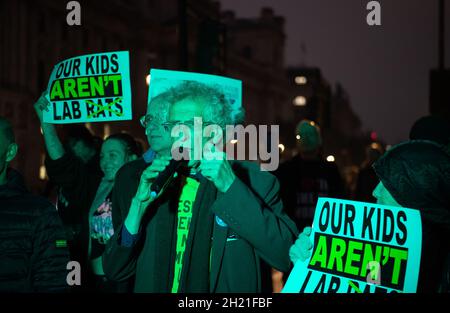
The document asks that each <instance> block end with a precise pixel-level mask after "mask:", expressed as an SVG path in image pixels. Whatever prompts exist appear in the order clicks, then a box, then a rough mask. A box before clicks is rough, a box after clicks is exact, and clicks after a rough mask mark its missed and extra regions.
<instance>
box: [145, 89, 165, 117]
mask: <svg viewBox="0 0 450 313" xmlns="http://www.w3.org/2000/svg"><path fill="white" fill-rule="evenodd" d="M168 98H169V94H168V92H163V93H161V94H159V95H157V96H156V97H154V98H153V99H152V100H150V102H149V104H148V108H149V109H151V111H152V113H153V115H154V116H155V117H156V118H157V119H158V120H159V121H160V122H166V121H167V119H168V117H169V108H170V103H169V100H168ZM147 113H150V110H147Z"/></svg>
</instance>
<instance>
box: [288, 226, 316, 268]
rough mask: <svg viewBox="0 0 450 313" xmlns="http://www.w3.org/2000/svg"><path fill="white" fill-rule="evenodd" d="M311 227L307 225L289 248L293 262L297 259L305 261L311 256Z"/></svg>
mask: <svg viewBox="0 0 450 313" xmlns="http://www.w3.org/2000/svg"><path fill="white" fill-rule="evenodd" d="M310 235H311V227H305V228H304V229H303V232H302V233H301V234H300V235H298V239H297V240H296V241H295V243H294V245H293V246H292V247H291V248H290V249H289V257H290V258H291V261H292V263H294V264H295V263H296V262H297V261H301V262H304V261H306V260H307V259H308V258H309V257H311V251H312V247H313V245H312V242H311V238H310V237H309V236H310Z"/></svg>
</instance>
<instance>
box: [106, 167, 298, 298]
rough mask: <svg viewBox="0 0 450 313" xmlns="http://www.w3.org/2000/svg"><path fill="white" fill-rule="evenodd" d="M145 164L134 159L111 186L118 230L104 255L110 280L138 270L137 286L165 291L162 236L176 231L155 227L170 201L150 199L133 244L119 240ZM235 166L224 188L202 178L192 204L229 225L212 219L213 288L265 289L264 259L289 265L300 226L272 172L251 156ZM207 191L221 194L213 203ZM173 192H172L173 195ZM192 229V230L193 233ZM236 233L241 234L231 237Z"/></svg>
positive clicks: (285, 268) (140, 289)
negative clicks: (160, 270)
mask: <svg viewBox="0 0 450 313" xmlns="http://www.w3.org/2000/svg"><path fill="white" fill-rule="evenodd" d="M146 166H147V165H146V164H144V162H143V161H142V160H139V161H134V162H131V163H129V164H127V165H125V166H124V167H123V168H122V169H121V170H120V171H119V172H118V174H117V177H116V184H115V187H114V191H113V206H114V207H115V211H114V212H113V221H114V224H115V230H116V232H115V234H114V236H113V237H112V238H111V240H110V241H109V242H108V246H107V249H106V251H105V254H104V255H103V267H104V270H105V274H106V276H107V277H109V278H110V279H112V280H119V281H120V280H123V279H126V278H128V277H130V276H133V275H136V282H135V288H134V291H135V292H165V290H164V289H163V288H160V282H158V281H157V280H158V277H159V276H158V273H156V272H155V269H157V268H158V267H159V264H160V263H161V260H162V258H161V250H158V248H157V247H158V246H157V244H158V238H159V239H160V240H161V238H166V237H167V236H169V235H170V234H171V232H172V230H167V233H166V234H161V233H158V231H157V230H158V225H159V224H160V223H161V221H162V220H161V217H162V215H163V214H164V212H165V211H166V210H168V208H169V205H168V202H166V201H164V203H161V205H160V206H158V207H154V206H153V207H152V204H151V205H150V207H149V208H148V210H149V211H150V212H154V214H153V213H152V217H151V218H150V219H149V220H148V221H147V224H145V222H144V224H145V225H142V229H145V231H144V232H143V233H142V236H141V238H140V239H139V242H138V243H136V245H135V246H133V247H131V248H127V247H124V246H122V245H121V244H120V233H121V232H120V229H121V227H122V225H123V222H124V220H125V218H126V216H127V214H128V210H129V207H130V203H131V199H132V198H133V196H134V195H135V193H136V190H137V187H138V184H139V179H140V176H141V173H142V171H143V170H144V169H145V168H146ZM232 168H233V171H234V173H235V174H236V176H237V178H236V180H235V181H234V183H233V184H232V185H231V186H230V188H229V190H228V191H227V192H226V193H220V194H219V193H216V191H215V187H214V185H212V183H210V182H208V181H205V180H201V181H200V187H199V191H198V193H197V197H196V200H195V203H194V210H195V208H199V210H202V209H201V208H202V207H205V208H207V209H208V210H211V212H212V214H214V215H215V216H218V217H220V218H221V219H222V220H223V222H225V223H226V225H227V226H226V227H223V225H222V226H220V225H218V223H217V221H215V222H214V227H213V231H212V243H211V254H210V257H211V258H210V262H211V263H210V273H209V291H210V292H219V293H220V292H261V290H262V281H261V280H262V273H261V264H262V263H263V262H261V261H265V263H267V264H269V265H270V266H271V267H273V268H276V269H277V270H279V271H282V272H287V271H289V269H290V265H291V264H290V260H289V248H290V247H291V245H292V244H293V242H294V239H295V237H296V236H297V234H298V232H297V229H296V227H295V224H294V223H293V222H292V221H291V220H290V219H289V218H288V216H287V215H286V214H285V213H284V212H283V205H282V203H281V200H280V197H279V194H278V192H279V185H278V181H277V179H276V178H275V177H274V176H272V175H271V174H269V173H267V172H261V171H260V169H259V167H258V165H257V164H254V163H250V162H233V163H232ZM167 193H168V192H167ZM207 194H210V195H211V194H214V195H215V194H217V196H215V197H213V199H210V200H212V203H210V202H209V201H205V199H206V198H208V197H207V196H206V195H207ZM174 195H175V194H174V193H170V195H169V198H170V197H172V198H173V197H174ZM175 196H176V195H175ZM172 200H173V199H172ZM199 225H201V223H200V224H199ZM193 232H194V231H191V230H190V236H191V234H192V233H193ZM232 237H234V238H237V240H230V238H232ZM163 240H164V239H163ZM189 240H190V239H188V244H189ZM184 262H185V259H184V260H183V263H184ZM185 268H186V266H185V264H184V265H183V269H185ZM182 277H183V275H182ZM188 292H192V290H188Z"/></svg>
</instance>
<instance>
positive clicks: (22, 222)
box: [0, 117, 69, 292]
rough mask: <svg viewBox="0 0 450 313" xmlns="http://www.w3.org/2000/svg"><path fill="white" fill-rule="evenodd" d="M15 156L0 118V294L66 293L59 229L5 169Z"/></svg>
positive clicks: (50, 209) (49, 208)
mask: <svg viewBox="0 0 450 313" xmlns="http://www.w3.org/2000/svg"><path fill="white" fill-rule="evenodd" d="M17 150H18V146H17V144H16V142H15V139H14V132H13V129H12V127H11V124H10V123H9V122H8V121H7V120H6V119H4V118H2V117H0V238H1V240H0V292H61V291H64V290H66V289H67V287H68V285H67V283H66V276H67V274H68V272H67V270H66V267H67V264H68V262H69V253H68V249H67V244H66V240H65V233H64V228H63V226H62V223H61V220H60V218H59V216H58V213H57V212H56V208H55V207H54V206H53V205H52V204H51V203H50V202H48V201H47V200H46V199H44V198H41V197H37V196H34V195H32V194H31V193H29V192H28V191H27V189H26V188H25V186H24V183H23V179H22V176H21V175H20V174H19V173H18V172H17V171H15V170H14V169H12V168H9V163H10V162H11V161H12V160H13V159H14V157H15V156H16V154H17Z"/></svg>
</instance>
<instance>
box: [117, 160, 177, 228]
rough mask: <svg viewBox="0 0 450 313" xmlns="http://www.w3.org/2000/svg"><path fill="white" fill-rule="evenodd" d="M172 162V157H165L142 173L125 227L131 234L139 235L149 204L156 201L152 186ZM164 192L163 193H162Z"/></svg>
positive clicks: (155, 161)
mask: <svg viewBox="0 0 450 313" xmlns="http://www.w3.org/2000/svg"><path fill="white" fill-rule="evenodd" d="M169 162H170V156H163V157H160V158H156V159H154V160H153V162H152V164H151V165H150V166H149V167H147V168H146V169H145V171H144V172H142V175H141V179H140V181H139V186H138V190H137V192H136V195H135V196H134V198H133V200H132V202H131V207H130V210H129V212H128V215H127V217H126V219H125V227H126V228H127V230H128V231H129V232H130V233H131V234H133V235H134V234H137V233H138V231H139V226H140V224H141V220H142V217H143V216H144V214H145V212H146V210H147V207H148V206H149V204H150V203H151V202H152V201H153V200H155V199H156V197H152V195H151V191H150V186H151V184H152V183H153V181H154V180H155V178H156V177H157V176H158V175H159V173H160V172H162V171H163V170H164V169H165V168H166V167H167V165H168V164H169ZM161 192H162V191H161ZM158 196H159V195H158Z"/></svg>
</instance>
